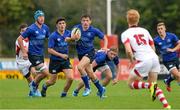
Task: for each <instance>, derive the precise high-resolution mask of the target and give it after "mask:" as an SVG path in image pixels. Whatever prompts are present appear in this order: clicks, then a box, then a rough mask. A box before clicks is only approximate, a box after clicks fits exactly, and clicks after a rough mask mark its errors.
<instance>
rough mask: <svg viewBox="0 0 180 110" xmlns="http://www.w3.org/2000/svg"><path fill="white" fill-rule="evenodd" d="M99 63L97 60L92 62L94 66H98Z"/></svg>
mask: <svg viewBox="0 0 180 110" xmlns="http://www.w3.org/2000/svg"><path fill="white" fill-rule="evenodd" d="M97 65H98V64H97V62H96V60H94V61H93V62H92V67H93V68H94V67H96V66H97Z"/></svg>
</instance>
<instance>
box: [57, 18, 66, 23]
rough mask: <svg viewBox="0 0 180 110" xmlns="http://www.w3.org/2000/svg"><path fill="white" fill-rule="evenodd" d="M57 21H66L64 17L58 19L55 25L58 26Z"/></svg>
mask: <svg viewBox="0 0 180 110" xmlns="http://www.w3.org/2000/svg"><path fill="white" fill-rule="evenodd" d="M59 21H66V19H65V18H64V17H59V18H58V19H57V20H56V24H58V22H59Z"/></svg>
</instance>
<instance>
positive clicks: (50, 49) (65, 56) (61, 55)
mask: <svg viewBox="0 0 180 110" xmlns="http://www.w3.org/2000/svg"><path fill="white" fill-rule="evenodd" d="M48 53H50V54H52V55H55V56H58V57H61V58H63V59H65V60H67V59H68V55H67V54H62V53H59V52H57V51H56V50H54V49H53V48H48Z"/></svg>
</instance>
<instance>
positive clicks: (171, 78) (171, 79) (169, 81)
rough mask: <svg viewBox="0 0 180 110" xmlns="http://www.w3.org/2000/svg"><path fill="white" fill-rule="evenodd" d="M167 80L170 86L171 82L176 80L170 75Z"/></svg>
mask: <svg viewBox="0 0 180 110" xmlns="http://www.w3.org/2000/svg"><path fill="white" fill-rule="evenodd" d="M166 79H167V81H166V82H167V83H168V84H170V83H171V81H173V80H174V78H173V77H172V76H171V74H169V75H168V77H167V78H166Z"/></svg>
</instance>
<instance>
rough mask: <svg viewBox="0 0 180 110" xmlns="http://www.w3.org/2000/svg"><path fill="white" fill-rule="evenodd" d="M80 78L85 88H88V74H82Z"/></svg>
mask: <svg viewBox="0 0 180 110" xmlns="http://www.w3.org/2000/svg"><path fill="white" fill-rule="evenodd" d="M81 79H82V80H83V82H84V85H85V88H88V89H90V86H89V80H88V76H87V75H84V76H82V77H81Z"/></svg>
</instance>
